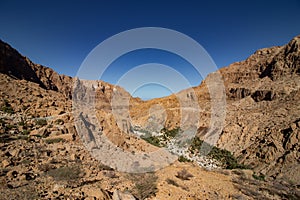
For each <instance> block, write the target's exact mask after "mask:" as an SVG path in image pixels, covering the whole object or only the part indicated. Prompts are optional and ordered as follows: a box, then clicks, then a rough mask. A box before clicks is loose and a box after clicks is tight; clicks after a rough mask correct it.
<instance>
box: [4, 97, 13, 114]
mask: <svg viewBox="0 0 300 200" xmlns="http://www.w3.org/2000/svg"><path fill="white" fill-rule="evenodd" d="M1 110H2V111H3V112H5V113H9V114H14V110H13V108H12V107H11V105H10V104H9V103H8V101H7V100H4V105H3V106H2V108H1Z"/></svg>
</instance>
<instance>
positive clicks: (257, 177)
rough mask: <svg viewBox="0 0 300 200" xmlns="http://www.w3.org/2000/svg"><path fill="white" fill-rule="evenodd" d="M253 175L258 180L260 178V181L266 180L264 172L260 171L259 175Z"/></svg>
mask: <svg viewBox="0 0 300 200" xmlns="http://www.w3.org/2000/svg"><path fill="white" fill-rule="evenodd" d="M252 177H253V178H254V179H256V180H259V181H264V180H265V175H264V174H262V173H259V175H256V174H252Z"/></svg>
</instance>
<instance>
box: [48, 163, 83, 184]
mask: <svg viewBox="0 0 300 200" xmlns="http://www.w3.org/2000/svg"><path fill="white" fill-rule="evenodd" d="M80 173H81V170H80V168H79V167H78V166H66V167H60V168H57V169H50V170H49V171H48V172H47V174H48V175H50V176H52V177H53V178H54V179H55V180H58V181H71V180H76V179H78V178H79V177H80Z"/></svg>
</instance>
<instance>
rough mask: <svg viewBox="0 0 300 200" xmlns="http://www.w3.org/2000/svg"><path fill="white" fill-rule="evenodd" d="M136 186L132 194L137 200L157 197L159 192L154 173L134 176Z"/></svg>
mask: <svg viewBox="0 0 300 200" xmlns="http://www.w3.org/2000/svg"><path fill="white" fill-rule="evenodd" d="M133 181H135V185H134V187H133V188H132V190H131V193H132V194H133V195H134V196H135V197H136V198H137V199H146V198H150V197H152V196H155V194H156V192H157V191H158V190H157V186H156V181H157V176H155V174H153V173H146V174H141V175H133Z"/></svg>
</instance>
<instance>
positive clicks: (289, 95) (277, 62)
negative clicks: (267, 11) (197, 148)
mask: <svg viewBox="0 0 300 200" xmlns="http://www.w3.org/2000/svg"><path fill="white" fill-rule="evenodd" d="M299 69H300V36H297V37H295V38H294V39H292V40H291V41H290V42H289V43H288V44H287V45H285V46H281V47H271V48H265V49H261V50H258V51H256V52H255V53H254V54H253V55H251V56H250V57H249V58H247V59H246V60H245V61H241V62H237V63H233V64H231V65H230V66H228V67H224V68H221V69H220V70H219V73H220V74H221V75H222V78H223V82H224V86H225V90H226V96H227V99H226V105H227V106H226V120H225V126H224V127H222V134H221V136H220V138H219V140H218V142H217V146H219V147H221V148H225V149H227V150H229V151H231V152H234V154H235V156H237V157H239V159H240V161H241V162H243V163H244V164H247V165H249V166H251V167H253V168H254V170H255V171H256V172H260V173H262V174H265V175H267V176H269V177H272V178H282V179H285V180H288V181H292V182H299V181H300V174H299V171H300V170H299V167H300V165H299V159H300V153H299V149H300V147H299V144H298V143H297V142H296V141H298V142H299V128H298V125H299V120H300V119H299V116H300V109H299V108H300V107H299V105H300V98H299V95H300V71H299ZM183 93H186V95H188V92H185V91H183ZM194 93H195V94H196V95H195V97H194V98H195V99H198V103H199V107H201V111H200V114H199V115H200V119H201V121H200V122H199V124H198V127H206V128H208V127H210V120H211V115H212V113H211V98H210V94H209V91H208V87H207V84H206V80H204V81H203V82H202V83H201V85H199V86H198V87H195V88H194ZM156 104H159V105H162V106H163V107H164V109H165V111H166V113H167V119H166V122H165V126H166V127H171V128H172V127H176V126H179V125H180V120H181V118H182V117H181V113H180V104H179V102H178V99H177V97H176V95H172V96H169V97H166V98H161V99H154V100H151V101H147V102H142V103H140V104H139V105H137V106H135V107H134V108H133V109H132V111H131V117H132V119H133V123H136V124H139V125H141V126H147V120H148V113H147V112H148V110H149V109H150V108H151V107H152V106H154V105H156ZM199 136H201V137H204V136H205V133H203V131H201V133H200V132H199Z"/></svg>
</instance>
